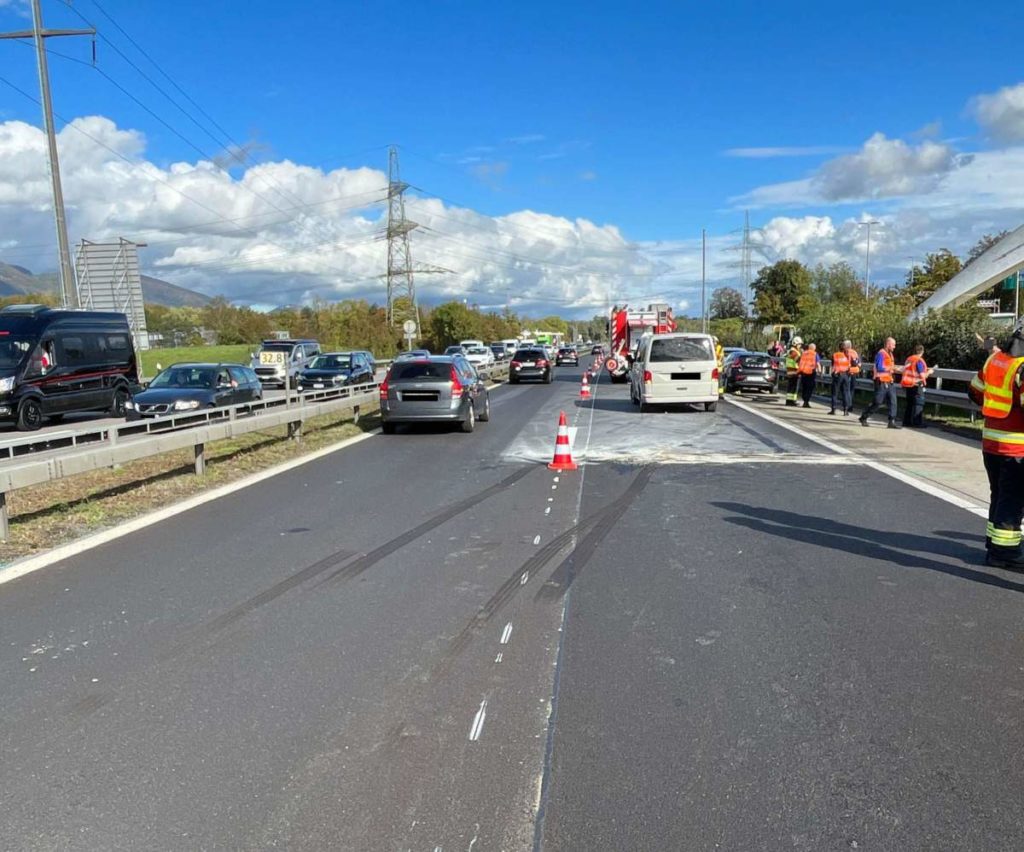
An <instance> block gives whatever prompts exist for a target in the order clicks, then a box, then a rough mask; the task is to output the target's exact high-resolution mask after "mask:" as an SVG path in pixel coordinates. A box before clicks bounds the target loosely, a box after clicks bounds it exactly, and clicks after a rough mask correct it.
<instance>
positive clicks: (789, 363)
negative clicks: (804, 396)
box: [786, 346, 800, 376]
mask: <svg viewBox="0 0 1024 852" xmlns="http://www.w3.org/2000/svg"><path fill="white" fill-rule="evenodd" d="M799 366H800V350H799V349H797V348H796V347H795V346H791V347H790V349H789V352H787V353H786V375H787V376H795V375H796V371H797V367H799Z"/></svg>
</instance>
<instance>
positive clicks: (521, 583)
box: [519, 571, 530, 586]
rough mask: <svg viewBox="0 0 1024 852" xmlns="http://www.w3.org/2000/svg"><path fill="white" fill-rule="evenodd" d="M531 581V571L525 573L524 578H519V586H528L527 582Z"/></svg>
mask: <svg viewBox="0 0 1024 852" xmlns="http://www.w3.org/2000/svg"><path fill="white" fill-rule="evenodd" d="M529 579H530V572H529V571H523V576H522V577H520V578H519V585H520V586H525V585H526V581H527V580H529Z"/></svg>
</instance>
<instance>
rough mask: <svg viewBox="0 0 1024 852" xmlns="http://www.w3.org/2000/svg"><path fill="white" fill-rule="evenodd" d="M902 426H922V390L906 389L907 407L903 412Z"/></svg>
mask: <svg viewBox="0 0 1024 852" xmlns="http://www.w3.org/2000/svg"><path fill="white" fill-rule="evenodd" d="M903 425H904V426H924V388H923V387H920V386H918V385H915V386H914V387H910V388H907V407H906V409H904V411H903Z"/></svg>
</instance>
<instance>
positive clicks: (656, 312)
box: [604, 303, 676, 382]
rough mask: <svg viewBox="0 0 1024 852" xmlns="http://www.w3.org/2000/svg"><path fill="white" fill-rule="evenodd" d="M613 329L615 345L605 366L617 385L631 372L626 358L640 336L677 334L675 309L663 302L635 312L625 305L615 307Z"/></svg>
mask: <svg viewBox="0 0 1024 852" xmlns="http://www.w3.org/2000/svg"><path fill="white" fill-rule="evenodd" d="M609 327H610V330H611V331H610V336H611V341H612V346H611V353H610V355H609V356H608V359H607V360H606V361H605V362H604V366H605V369H606V370H607V371H608V376H609V378H611V380H612V381H613V382H624V381H626V375H627V373H628V372H629V359H628V358H627V357H626V356H627V355H628V354H629V353H630V352H632V351H633V349H634V347H635V346H636V344H637V342H638V341H639V340H640V336H641V335H643V334H646V333H651V334H668V333H669V332H673V331H675V330H676V321H675V320H674V319H673V318H672V308H670V307H669V306H668V305H666V304H663V303H657V304H653V305H648V306H647V308H646V309H645V310H633V309H631V308H630V307H629V306H628V305H622V306H621V307H618V306H616V307H614V308H612V313H611V319H610V321H609Z"/></svg>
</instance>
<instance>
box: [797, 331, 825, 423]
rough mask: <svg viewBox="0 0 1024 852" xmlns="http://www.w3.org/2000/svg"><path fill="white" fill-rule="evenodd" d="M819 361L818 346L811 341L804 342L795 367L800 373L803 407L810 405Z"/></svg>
mask: <svg viewBox="0 0 1024 852" xmlns="http://www.w3.org/2000/svg"><path fill="white" fill-rule="evenodd" d="M820 361H821V358H819V357H818V347H817V346H816V345H815V344H813V343H807V344H805V345H804V351H803V352H801V353H800V360H799V361H798V362H797V367H796V369H797V372H798V373H799V374H800V398H801V399H802V400H803V401H804V408H810V407H811V397H812V396H814V385H815V383H816V382H817V381H818V364H819V362H820Z"/></svg>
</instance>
